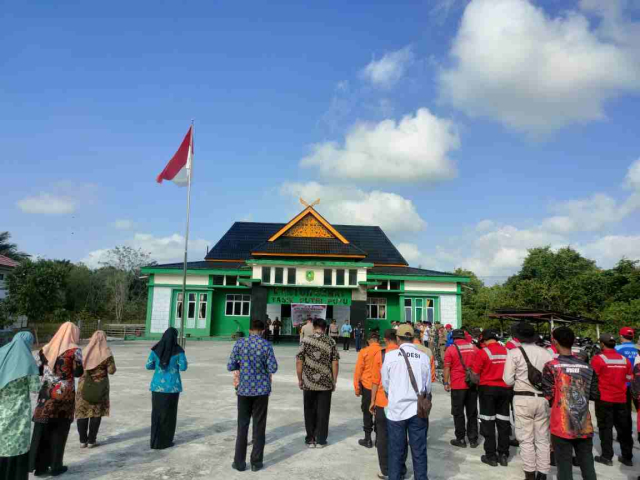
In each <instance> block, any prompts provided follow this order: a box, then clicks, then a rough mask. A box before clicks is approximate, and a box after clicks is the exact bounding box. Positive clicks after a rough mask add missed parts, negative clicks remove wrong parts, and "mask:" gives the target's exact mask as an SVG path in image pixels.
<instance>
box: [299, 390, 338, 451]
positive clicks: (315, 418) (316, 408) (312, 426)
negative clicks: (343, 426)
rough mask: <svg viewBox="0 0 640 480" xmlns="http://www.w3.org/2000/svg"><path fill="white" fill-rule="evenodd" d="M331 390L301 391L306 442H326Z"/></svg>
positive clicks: (324, 443) (322, 443) (321, 443)
mask: <svg viewBox="0 0 640 480" xmlns="http://www.w3.org/2000/svg"><path fill="white" fill-rule="evenodd" d="M331 393H332V392H331V390H320V391H312V390H306V391H304V392H303V402H304V426H305V428H306V430H307V436H306V438H305V441H306V442H307V443H317V444H319V445H326V444H327V437H328V436H329V415H330V414H331Z"/></svg>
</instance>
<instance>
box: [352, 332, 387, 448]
mask: <svg viewBox="0 0 640 480" xmlns="http://www.w3.org/2000/svg"><path fill="white" fill-rule="evenodd" d="M381 348H382V347H380V334H379V333H378V332H373V333H371V335H370V336H369V346H368V347H365V348H363V349H362V350H360V353H358V360H357V361H356V368H355V370H354V372H353V388H354V390H355V393H356V397H360V398H361V400H362V401H361V402H360V408H361V409H362V423H363V425H364V439H361V440H358V444H360V445H362V446H363V447H366V448H373V441H372V440H371V433H372V432H373V416H372V414H371V412H370V411H369V406H370V405H371V376H372V370H373V357H374V356H375V355H376V354H377V353H378V352H379V351H380V350H381Z"/></svg>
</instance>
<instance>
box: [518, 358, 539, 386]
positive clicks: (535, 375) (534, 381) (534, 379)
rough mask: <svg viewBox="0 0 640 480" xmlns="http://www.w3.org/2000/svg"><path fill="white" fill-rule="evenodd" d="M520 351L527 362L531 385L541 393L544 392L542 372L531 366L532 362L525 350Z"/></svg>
mask: <svg viewBox="0 0 640 480" xmlns="http://www.w3.org/2000/svg"><path fill="white" fill-rule="evenodd" d="M518 349H519V350H520V351H521V352H522V356H523V357H524V361H525V362H527V378H528V380H529V383H530V384H531V386H532V387H533V388H535V389H536V390H539V391H540V392H541V391H542V372H541V371H540V370H538V369H537V368H536V367H534V366H533V365H532V364H531V361H530V360H529V357H528V356H527V352H525V351H524V348H522V347H518Z"/></svg>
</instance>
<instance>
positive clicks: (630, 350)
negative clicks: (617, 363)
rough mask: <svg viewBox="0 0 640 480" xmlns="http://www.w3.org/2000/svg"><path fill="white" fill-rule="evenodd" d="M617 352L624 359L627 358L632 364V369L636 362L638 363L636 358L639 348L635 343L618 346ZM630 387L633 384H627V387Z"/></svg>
mask: <svg viewBox="0 0 640 480" xmlns="http://www.w3.org/2000/svg"><path fill="white" fill-rule="evenodd" d="M616 351H617V352H618V353H619V354H620V355H622V356H623V357H627V359H628V360H629V362H631V367H633V365H634V362H635V361H636V356H637V355H638V347H636V345H635V344H634V343H633V342H624V343H622V344H620V345H616ZM630 385H631V383H627V387H628V386H630Z"/></svg>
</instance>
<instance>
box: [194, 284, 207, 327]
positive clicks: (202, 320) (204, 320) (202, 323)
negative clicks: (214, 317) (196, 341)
mask: <svg viewBox="0 0 640 480" xmlns="http://www.w3.org/2000/svg"><path fill="white" fill-rule="evenodd" d="M202 297H204V300H203V299H202ZM203 306H204V317H202V316H201V313H202V307H203ZM208 306H209V294H208V293H203V292H199V293H198V324H197V327H198V328H207V314H208V313H209V312H208V311H207V310H208Z"/></svg>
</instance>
